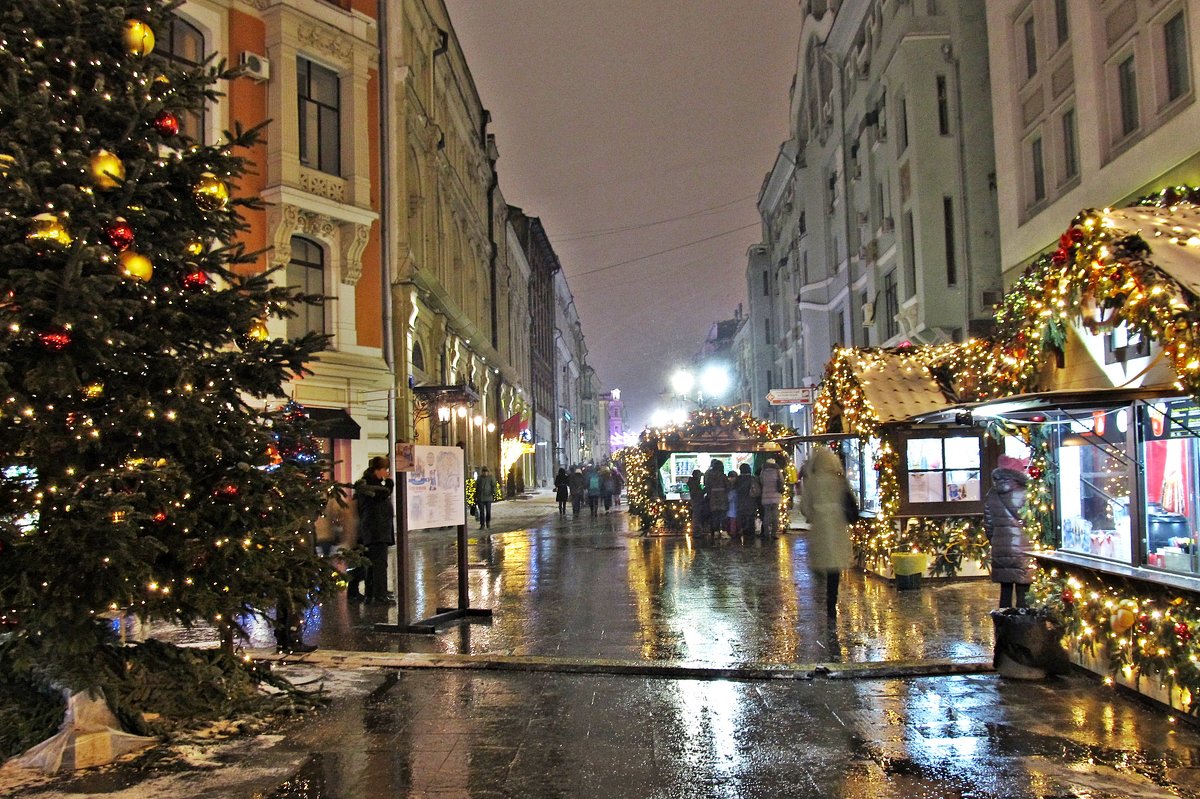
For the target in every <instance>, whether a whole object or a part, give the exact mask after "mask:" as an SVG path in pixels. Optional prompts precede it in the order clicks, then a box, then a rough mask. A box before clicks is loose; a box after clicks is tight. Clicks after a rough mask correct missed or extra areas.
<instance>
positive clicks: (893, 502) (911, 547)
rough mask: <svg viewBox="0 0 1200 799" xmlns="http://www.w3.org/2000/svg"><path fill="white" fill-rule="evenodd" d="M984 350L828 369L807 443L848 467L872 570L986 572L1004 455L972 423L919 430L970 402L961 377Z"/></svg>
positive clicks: (857, 538) (925, 353)
mask: <svg viewBox="0 0 1200 799" xmlns="http://www.w3.org/2000/svg"><path fill="white" fill-rule="evenodd" d="M978 347H979V345H978V344H976V343H975V342H971V343H969V344H965V345H959V344H945V345H938V346H928V347H907V346H906V347H898V348H892V349H868V348H857V349H841V350H838V351H837V352H836V353H835V354H834V357H833V358H832V359H831V360H830V362H829V364H828V365H827V367H826V370H825V377H824V379H823V380H822V382H821V385H820V387H819V390H818V394H817V402H816V408H815V413H814V427H815V429H816V430H817V432H818V435H816V436H811V437H808V438H809V439H815V440H824V441H825V443H826V444H827V445H828V446H830V447H832V448H833V449H835V450H837V451H838V452H839V454H840V455H841V456H842V460H843V463H845V465H846V474H847V477H848V478H849V479H850V481H851V484H852V486H853V487H854V489H855V491H856V493H857V494H858V497H859V499H860V502H859V504H860V507H861V508H862V509H863V510H864V511H865V513H864V516H865V517H866V518H864V519H861V520H860V521H859V522H858V523H857V524H856V525H855V530H854V551H855V557H856V560H857V562H858V563H859V565H860V566H862V567H863V568H864V569H867V570H868V571H871V572H874V573H877V574H880V575H883V576H885V577H889V578H891V577H893V576H894V574H893V572H894V570H895V565H896V563H897V562H898V561H899V560H903V561H907V562H908V563H909V564H911V563H914V562H915V563H919V564H920V566H919V570H920V571H924V572H926V573H927V574H928V576H932V577H967V576H979V575H983V574H986V573H987V559H988V544H987V539H986V537H985V536H984V534H983V527H982V515H983V495H984V493H985V492H986V491H987V489H988V486H989V484H990V474H991V470H992V467H993V466H994V465H995V463H996V459H997V458H998V456H999V455H1000V454H1001V452H1002V446H1001V444H1000V443H999V442H998V441H996V440H995V439H992V438H989V437H988V436H987V435H985V430H984V428H983V427H981V426H979V425H976V424H975V423H974V420H973V419H972V418H970V417H969V416H967V417H962V418H956V417H955V415H954V414H949V415H947V416H946V418H944V419H941V418H939V419H938V420H937V421H933V422H921V421H914V419H919V417H921V416H922V415H928V414H932V413H934V412H944V411H946V410H947V409H949V408H951V407H953V406H954V405H955V404H956V402H957V401H958V400H959V399H961V397H960V396H959V393H958V388H956V386H955V383H954V380H953V378H954V376H955V374H956V373H957V372H958V371H963V370H962V369H961V365H962V364H963V363H965V362H968V361H969V358H968V357H967V356H968V355H970V352H968V351H969V350H973V349H978ZM965 378H966V375H965V374H964V379H965ZM967 382H969V383H970V386H969V387H968V390H970V391H971V392H972V393H971V394H969V396H972V397H973V396H975V393H974V392H975V383H974V381H967ZM839 434H840V435H839Z"/></svg>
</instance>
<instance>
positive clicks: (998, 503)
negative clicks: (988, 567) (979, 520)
mask: <svg viewBox="0 0 1200 799" xmlns="http://www.w3.org/2000/svg"><path fill="white" fill-rule="evenodd" d="M1001 460H1004V459H1001ZM1028 482H1029V476H1028V475H1027V474H1026V473H1025V472H1024V470H1021V469H1017V468H1013V467H1012V466H1011V465H1005V466H1001V467H1000V468H998V469H996V470H994V471H993V472H992V487H991V488H990V489H989V490H988V493H987V496H986V497H984V500H983V529H984V532H985V533H986V534H987V537H988V540H989V541H991V542H992V581H993V582H997V583H1000V607H1002V608H1010V607H1013V589H1014V587H1015V588H1016V599H1017V605H1016V606H1017V607H1019V608H1023V607H1026V604H1025V594H1026V593H1027V592H1028V591H1029V586H1030V585H1031V584H1032V583H1033V575H1034V572H1035V571H1036V565H1035V563H1034V560H1033V558H1031V557H1030V556H1029V550H1031V549H1033V543H1032V542H1031V541H1030V540H1029V536H1027V535H1026V534H1025V522H1024V521H1023V520H1022V519H1021V508H1022V507H1023V506H1024V505H1025V485H1026V484H1027V483H1028Z"/></svg>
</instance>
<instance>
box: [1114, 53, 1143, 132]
mask: <svg viewBox="0 0 1200 799" xmlns="http://www.w3.org/2000/svg"><path fill="white" fill-rule="evenodd" d="M1117 104H1118V111H1119V113H1120V117H1121V120H1120V121H1121V136H1123V137H1124V136H1128V135H1129V134H1131V133H1133V132H1134V131H1135V130H1137V129H1138V96H1137V71H1136V70H1135V69H1134V63H1133V56H1132V55H1131V56H1129V57H1127V58H1126V59H1125V60H1124V61H1122V62H1121V63H1120V64H1118V65H1117Z"/></svg>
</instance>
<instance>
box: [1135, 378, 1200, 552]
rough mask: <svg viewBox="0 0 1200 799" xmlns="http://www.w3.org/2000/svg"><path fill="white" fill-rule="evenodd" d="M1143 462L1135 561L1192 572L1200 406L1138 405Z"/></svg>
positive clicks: (1177, 403) (1183, 402)
mask: <svg viewBox="0 0 1200 799" xmlns="http://www.w3.org/2000/svg"><path fill="white" fill-rule="evenodd" d="M1141 421H1142V437H1143V442H1142V445H1141V447H1142V452H1141V460H1142V463H1144V464H1145V468H1144V470H1143V474H1144V479H1145V483H1144V490H1145V498H1146V501H1145V509H1144V513H1145V518H1146V524H1145V531H1146V536H1145V547H1144V552H1143V553H1142V559H1141V563H1142V565H1145V566H1150V567H1153V568H1158V569H1166V570H1168V571H1174V572H1185V573H1189V574H1192V573H1195V572H1196V571H1197V568H1196V566H1197V562H1196V557H1197V555H1196V542H1197V540H1198V539H1197V533H1196V530H1197V528H1198V525H1197V521H1198V517H1197V508H1196V503H1195V502H1194V501H1193V500H1192V497H1194V496H1196V491H1197V488H1198V486H1197V483H1196V475H1197V463H1198V459H1200V407H1197V406H1196V405H1195V402H1194V400H1178V401H1175V402H1163V403H1154V404H1151V405H1146V406H1143V407H1142V415H1141Z"/></svg>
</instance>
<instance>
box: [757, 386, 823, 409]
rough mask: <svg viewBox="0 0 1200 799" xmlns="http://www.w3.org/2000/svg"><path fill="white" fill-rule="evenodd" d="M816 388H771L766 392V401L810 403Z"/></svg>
mask: <svg viewBox="0 0 1200 799" xmlns="http://www.w3.org/2000/svg"><path fill="white" fill-rule="evenodd" d="M816 393H817V390H816V389H815V388H812V387H805V388H773V389H771V390H770V391H768V392H767V402H768V403H770V404H771V405H812V403H813V398H814V397H815V396H816Z"/></svg>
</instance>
